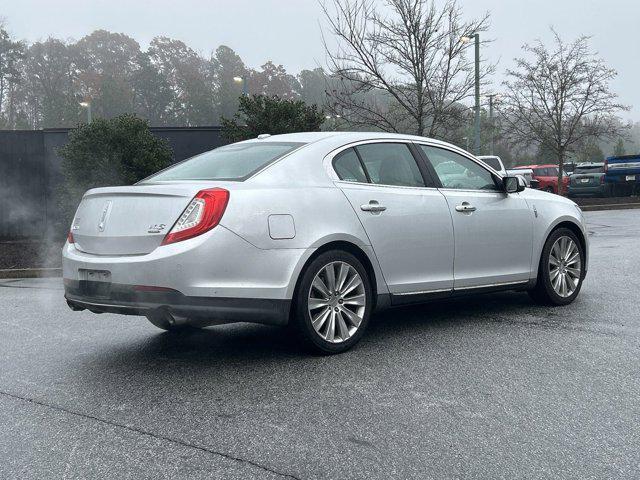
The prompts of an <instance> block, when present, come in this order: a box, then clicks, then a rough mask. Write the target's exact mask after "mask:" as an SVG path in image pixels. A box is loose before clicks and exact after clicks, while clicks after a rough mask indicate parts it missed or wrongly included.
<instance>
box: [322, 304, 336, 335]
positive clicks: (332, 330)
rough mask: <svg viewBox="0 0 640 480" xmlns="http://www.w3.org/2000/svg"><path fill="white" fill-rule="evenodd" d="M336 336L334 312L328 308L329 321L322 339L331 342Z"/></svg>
mask: <svg viewBox="0 0 640 480" xmlns="http://www.w3.org/2000/svg"><path fill="white" fill-rule="evenodd" d="M335 336H336V312H334V311H333V310H330V314H329V323H328V325H327V331H326V333H325V336H324V339H325V340H327V341H328V342H333V340H334V338H335Z"/></svg>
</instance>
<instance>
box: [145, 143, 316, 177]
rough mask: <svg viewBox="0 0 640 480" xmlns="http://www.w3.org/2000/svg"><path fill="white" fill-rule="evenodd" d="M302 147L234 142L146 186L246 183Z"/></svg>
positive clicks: (172, 169) (182, 164)
mask: <svg viewBox="0 0 640 480" xmlns="http://www.w3.org/2000/svg"><path fill="white" fill-rule="evenodd" d="M302 145H304V143H294V142H250V143H234V144H231V145H227V146H225V147H219V148H216V149H214V150H211V151H209V152H205V153H202V154H200V155H196V156H195V157H191V158H189V159H187V160H185V161H183V162H180V163H178V164H176V165H174V166H172V167H169V168H167V169H165V170H162V171H161V172H159V173H156V174H155V175H152V176H150V177H148V178H145V179H144V180H143V181H142V183H144V182H164V181H172V180H232V181H233V180H235V181H242V180H246V179H247V178H249V177H250V176H251V175H253V174H254V173H256V172H257V171H258V170H261V169H262V168H264V167H265V166H267V165H268V164H269V163H271V162H273V161H275V160H277V159H278V158H280V157H282V156H284V155H286V154H287V153H289V152H291V151H293V150H295V149H296V148H298V147H300V146H302Z"/></svg>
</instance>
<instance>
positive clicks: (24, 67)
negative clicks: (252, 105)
mask: <svg viewBox="0 0 640 480" xmlns="http://www.w3.org/2000/svg"><path fill="white" fill-rule="evenodd" d="M324 77H325V74H324V71H323V70H322V69H314V70H303V71H301V72H300V73H299V74H297V75H292V74H289V73H288V72H287V71H286V70H285V68H284V67H283V66H282V65H276V64H275V63H273V62H272V61H267V62H265V63H264V64H263V65H262V66H261V67H260V68H259V69H252V68H249V67H247V66H246V65H245V64H244V62H243V61H242V59H241V58H240V57H239V56H238V54H236V53H235V52H234V51H233V50H232V49H231V48H229V47H227V46H225V45H221V46H219V47H218V48H217V49H216V50H215V51H214V52H213V53H212V55H211V56H210V57H208V58H205V57H203V56H202V55H200V54H198V53H197V52H196V51H194V50H193V49H192V48H190V47H189V46H188V45H186V44H185V43H184V42H182V41H180V40H176V39H172V38H168V37H156V38H154V39H153V40H152V41H151V42H150V44H149V47H148V48H147V49H146V50H143V49H141V47H140V44H139V43H138V42H137V41H136V40H135V39H133V38H132V37H130V36H128V35H125V34H122V33H113V32H109V31H106V30H96V31H94V32H92V33H91V34H89V35H87V36H85V37H83V38H81V39H80V40H78V41H75V42H74V41H65V40H62V39H58V38H52V37H50V38H48V39H46V40H44V41H41V42H35V43H32V44H27V43H26V42H24V41H19V40H15V39H12V38H11V37H10V36H9V34H8V33H7V31H6V29H4V28H0V128H5V129H40V128H52V127H72V126H75V125H77V124H78V123H79V122H82V121H85V119H86V113H85V112H84V111H83V108H82V107H81V105H80V103H81V102H90V103H91V109H92V113H93V115H94V116H95V117H103V118H113V117H116V116H118V115H121V114H125V113H135V114H137V115H139V116H141V117H143V118H146V119H147V120H148V121H149V123H150V124H151V125H152V126H198V125H219V124H220V122H221V119H222V118H231V117H233V115H234V114H235V113H236V112H237V110H238V104H239V97H240V96H241V93H242V91H243V85H242V82H243V81H246V82H247V90H248V92H249V93H253V94H263V95H266V96H277V97H279V98H281V99H300V100H303V101H304V102H306V103H309V104H322V103H323V98H324V92H325V78H324Z"/></svg>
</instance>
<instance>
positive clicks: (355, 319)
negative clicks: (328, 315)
mask: <svg viewBox="0 0 640 480" xmlns="http://www.w3.org/2000/svg"><path fill="white" fill-rule="evenodd" d="M342 313H343V314H344V316H345V317H347V318H348V319H349V322H351V325H353V326H354V327H359V326H360V322H361V321H362V318H361V317H360V316H359V315H357V314H355V313H353V312H352V311H351V310H349V309H348V308H343V309H342Z"/></svg>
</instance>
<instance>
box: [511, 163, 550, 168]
mask: <svg viewBox="0 0 640 480" xmlns="http://www.w3.org/2000/svg"><path fill="white" fill-rule="evenodd" d="M557 166H558V165H554V164H553V163H540V164H533V165H518V166H517V167H513V168H549V167H557Z"/></svg>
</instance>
